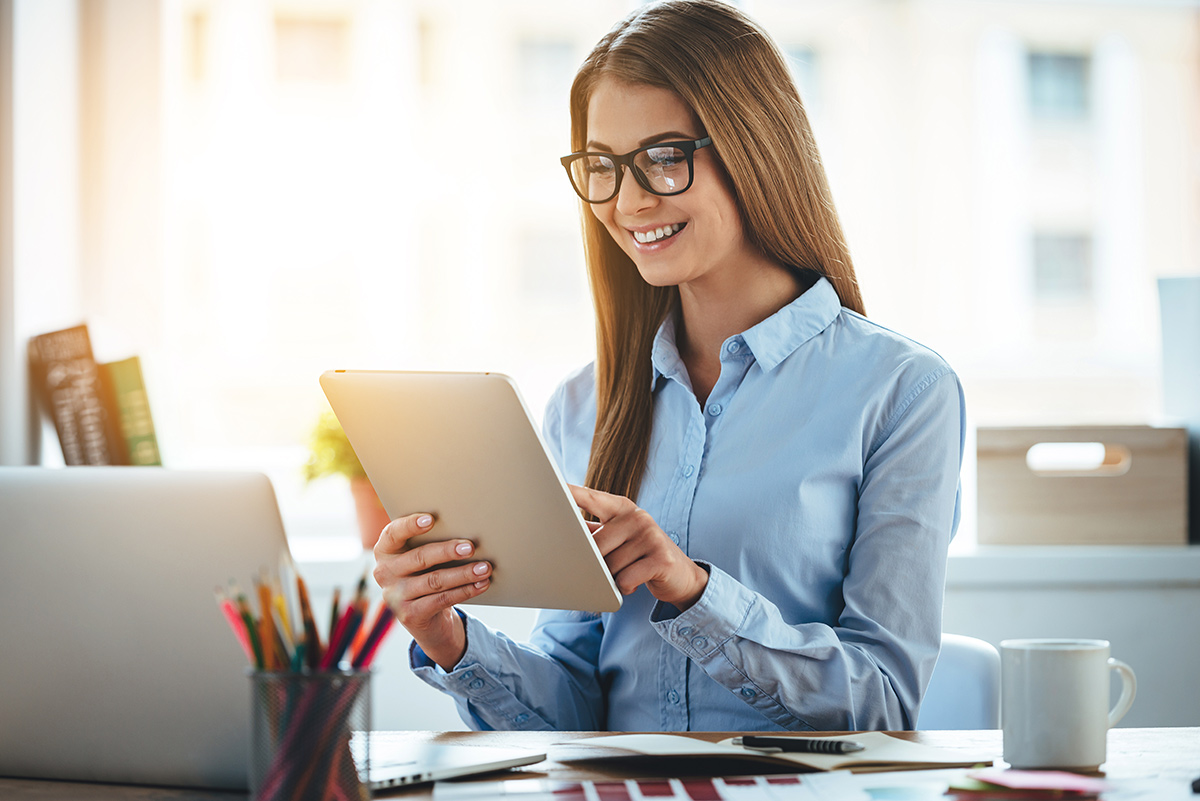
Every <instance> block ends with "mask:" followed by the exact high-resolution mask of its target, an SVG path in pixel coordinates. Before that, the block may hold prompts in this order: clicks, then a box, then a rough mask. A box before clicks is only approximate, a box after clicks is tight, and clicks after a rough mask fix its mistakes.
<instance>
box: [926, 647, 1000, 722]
mask: <svg viewBox="0 0 1200 801" xmlns="http://www.w3.org/2000/svg"><path fill="white" fill-rule="evenodd" d="M999 727H1000V654H999V652H998V651H997V650H996V648H995V646H993V645H992V644H991V643H988V642H984V641H983V640H979V639H976V638H975V637H966V636H963V635H961V634H943V635H942V651H941V653H940V654H939V655H938V661H937V665H935V666H934V668H933V675H932V676H931V677H930V679H929V688H928V689H926V691H925V698H924V700H923V701H922V702H921V711H920V712H919V713H918V714H917V730H918V731H922V730H925V731H928V730H931V729H997V728H999Z"/></svg>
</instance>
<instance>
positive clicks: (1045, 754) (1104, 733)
mask: <svg viewBox="0 0 1200 801" xmlns="http://www.w3.org/2000/svg"><path fill="white" fill-rule="evenodd" d="M1108 654H1109V644H1108V640H1004V641H1003V642H1001V643H1000V660H1001V661H1000V677H1001V681H1000V683H1001V688H1000V689H1001V692H1000V723H1001V725H1002V726H1003V727H1004V761H1005V762H1007V763H1008V764H1009V765H1011V766H1012V767H1014V768H1063V769H1070V770H1077V771H1079V770H1083V771H1090V770H1096V769H1097V768H1099V767H1100V765H1102V764H1103V763H1104V760H1105V746H1106V744H1107V742H1108V730H1109V729H1110V728H1111V727H1113V726H1115V725H1117V722H1118V721H1119V720H1120V719H1121V718H1123V717H1124V716H1125V713H1126V712H1128V711H1129V707H1130V706H1131V705H1132V704H1133V696H1134V695H1135V694H1136V693H1137V678H1136V677H1135V676H1134V675H1133V669H1132V668H1130V667H1129V665H1127V664H1125V663H1124V662H1122V661H1120V660H1118V659H1110V658H1109V655H1108ZM1111 670H1115V671H1117V672H1118V673H1119V674H1120V675H1121V681H1122V685H1123V686H1122V688H1121V697H1120V698H1119V699H1118V700H1117V705H1116V706H1115V707H1113V708H1112V709H1111V710H1110V709H1109V708H1108V702H1109V678H1108V677H1109V671H1111Z"/></svg>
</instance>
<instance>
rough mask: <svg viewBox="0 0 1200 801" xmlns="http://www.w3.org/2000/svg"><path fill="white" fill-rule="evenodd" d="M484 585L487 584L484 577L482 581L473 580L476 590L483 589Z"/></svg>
mask: <svg viewBox="0 0 1200 801" xmlns="http://www.w3.org/2000/svg"><path fill="white" fill-rule="evenodd" d="M486 586H487V580H486V579H484V580H483V581H477V582H475V589H477V590H482V589H483V588H484V587H486Z"/></svg>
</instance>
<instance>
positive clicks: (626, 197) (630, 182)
mask: <svg viewBox="0 0 1200 801" xmlns="http://www.w3.org/2000/svg"><path fill="white" fill-rule="evenodd" d="M621 169H623V170H625V174H624V175H623V176H621V187H620V189H618V190H617V211H619V212H621V214H624V215H626V216H633V215H634V214H637V213H638V212H639V211H642V210H643V209H646V208H649V207H650V206H652V205H653V204H654V203H656V202H658V199H657V197H656V196H655V195H653V194H651V193H650V192H647V191H646V190H645V188H643V187H642V185H641V184H639V183H638V182H637V179H636V178H634V177H633V170H632V169H631V168H630V167H629V165H622V167H621Z"/></svg>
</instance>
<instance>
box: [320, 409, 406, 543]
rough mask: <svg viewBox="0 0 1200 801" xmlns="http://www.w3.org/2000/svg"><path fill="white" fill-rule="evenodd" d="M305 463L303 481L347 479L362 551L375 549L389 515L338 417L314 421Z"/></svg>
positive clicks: (325, 415) (324, 416)
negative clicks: (315, 422)
mask: <svg viewBox="0 0 1200 801" xmlns="http://www.w3.org/2000/svg"><path fill="white" fill-rule="evenodd" d="M308 448H309V454H308V461H307V462H306V463H305V464H304V480H305V481H306V482H311V481H315V480H317V479H318V478H322V477H324V476H332V475H342V476H345V477H346V478H347V479H349V480H350V492H351V494H352V495H353V496H354V508H355V511H356V513H357V516H358V531H359V536H360V537H361V538H362V546H363V548H364V549H365V550H368V551H369V550H371V549H372V548H374V547H375V543H376V541H377V540H378V539H379V533H380V532H381V531H383V527H384V526H386V525H387V524H388V520H389V518H388V514H387V512H386V511H384V508H383V504H382V503H380V502H379V496H378V495H377V494H376V493H375V488H374V487H372V486H371V482H370V480H369V479H368V478H367V474H366V471H364V470H363V466H362V464H361V463H360V462H359V461H358V456H356V455H355V453H354V448H352V447H350V440H348V439H347V438H346V432H345V431H343V430H342V425H341V423H339V422H338V419H337V415H335V414H334V413H333V412H332V411H325V412H323V413H322V414H321V416H320V417H319V418H318V419H317V424H316V425H315V426H313V429H312V432H311V433H310V434H309V440H308Z"/></svg>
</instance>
